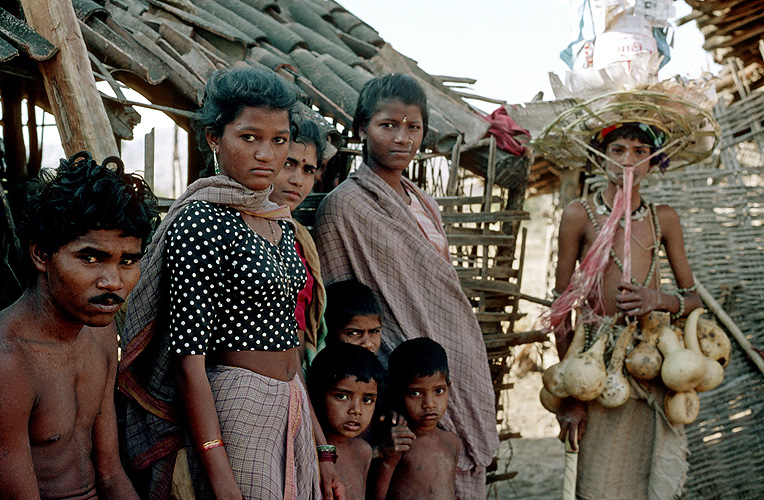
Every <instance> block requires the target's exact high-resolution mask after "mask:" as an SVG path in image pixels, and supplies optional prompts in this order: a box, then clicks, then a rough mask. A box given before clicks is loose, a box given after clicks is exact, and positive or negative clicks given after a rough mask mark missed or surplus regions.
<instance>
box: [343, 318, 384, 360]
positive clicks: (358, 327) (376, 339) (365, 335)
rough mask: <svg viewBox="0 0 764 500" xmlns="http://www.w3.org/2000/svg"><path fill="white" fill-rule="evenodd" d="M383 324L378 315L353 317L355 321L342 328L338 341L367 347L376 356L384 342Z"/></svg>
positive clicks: (352, 320)
mask: <svg viewBox="0 0 764 500" xmlns="http://www.w3.org/2000/svg"><path fill="white" fill-rule="evenodd" d="M381 330H382V322H381V321H380V319H379V316H378V315H376V314H370V315H368V316H353V319H351V320H350V322H349V323H348V324H347V325H345V326H344V327H342V328H340V331H339V332H337V339H338V340H339V341H340V342H345V343H346V344H355V345H359V346H361V347H365V348H366V349H368V350H370V351H371V352H373V353H374V354H377V353H378V352H379V345H380V343H381V342H382V333H381Z"/></svg>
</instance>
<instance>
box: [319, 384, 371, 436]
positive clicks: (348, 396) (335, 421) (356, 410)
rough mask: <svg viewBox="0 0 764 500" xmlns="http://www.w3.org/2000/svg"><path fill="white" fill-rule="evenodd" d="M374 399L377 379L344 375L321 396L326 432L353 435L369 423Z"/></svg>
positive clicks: (356, 434)
mask: <svg viewBox="0 0 764 500" xmlns="http://www.w3.org/2000/svg"><path fill="white" fill-rule="evenodd" d="M376 402H377V382H376V381H375V380H374V379H371V380H369V381H368V382H361V381H359V380H358V379H356V378H355V377H346V378H344V379H342V380H340V381H339V382H337V383H336V384H335V385H334V387H332V388H331V389H330V390H329V391H327V392H326V394H325V395H324V408H325V409H326V423H327V424H328V426H329V428H328V429H326V431H327V433H328V434H333V435H335V436H341V437H344V438H354V437H356V436H358V435H359V434H360V433H362V432H363V431H364V430H366V428H367V427H368V426H369V423H370V422H371V417H372V415H373V414H374V405H375V404H376Z"/></svg>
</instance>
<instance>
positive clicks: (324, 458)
mask: <svg viewBox="0 0 764 500" xmlns="http://www.w3.org/2000/svg"><path fill="white" fill-rule="evenodd" d="M316 451H317V452H318V461H319V462H331V463H333V464H336V463H337V447H336V446H333V445H331V444H321V445H318V446H316Z"/></svg>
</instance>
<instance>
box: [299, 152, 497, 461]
mask: <svg viewBox="0 0 764 500" xmlns="http://www.w3.org/2000/svg"><path fill="white" fill-rule="evenodd" d="M402 182H403V183H404V185H405V187H406V189H407V190H408V192H409V193H411V194H412V195H415V196H418V197H419V199H420V201H421V202H422V205H423V206H424V207H426V208H427V209H428V210H429V211H430V212H431V213H432V214H433V216H434V218H435V220H436V221H437V225H438V227H439V228H440V229H441V231H442V221H441V217H440V211H439V209H438V206H437V204H436V203H435V200H433V199H432V198H430V197H429V196H428V195H426V194H425V193H423V192H421V191H420V190H419V188H417V187H416V186H415V185H414V184H413V183H411V182H410V181H408V180H407V179H405V178H403V179H402ZM313 233H314V236H315V240H316V246H317V248H318V253H319V255H320V256H321V269H322V272H323V277H324V282H325V283H326V284H331V283H333V282H336V281H342V280H346V279H350V278H355V279H357V280H359V281H361V282H362V283H364V284H366V285H367V286H369V287H370V288H371V289H372V290H373V291H374V292H375V294H376V296H377V298H378V299H379V301H380V303H381V305H382V346H381V349H380V353H379V356H380V359H381V361H382V362H383V364H385V365H386V364H387V358H388V356H389V355H390V353H391V352H392V350H393V349H395V347H396V346H397V345H398V344H400V343H401V342H403V341H404V340H408V339H412V338H416V337H429V338H431V339H433V340H435V341H436V342H438V343H440V344H441V345H442V346H443V347H444V348H445V350H446V353H447V354H448V366H449V371H450V375H451V392H450V399H449V404H448V411H447V412H446V415H445V416H444V417H443V419H441V423H442V425H443V427H444V428H446V429H447V430H451V431H454V432H456V433H457V435H458V436H459V437H460V438H461V440H462V444H463V446H462V453H461V455H460V457H459V463H458V467H459V469H460V470H465V471H466V470H469V469H472V468H474V467H475V466H476V464H477V465H479V466H483V467H485V466H487V465H489V464H490V463H491V460H492V458H493V455H494V453H495V452H496V450H497V449H498V447H499V439H498V435H497V432H496V413H495V403H494V391H493V386H492V384H491V378H490V374H489V369H488V361H487V356H486V350H485V343H484V341H483V336H482V333H481V331H480V326H479V325H478V322H477V319H476V317H475V314H474V312H473V309H472V306H471V305H470V302H469V300H468V299H467V297H466V296H465V295H464V292H463V291H462V288H461V285H460V284H459V278H458V276H457V274H456V270H455V269H454V267H453V266H452V264H451V262H450V261H449V260H448V259H446V258H445V256H444V255H441V254H440V253H438V252H437V250H435V247H434V246H433V245H432V244H431V243H430V242H429V240H427V238H426V236H425V235H424V232H423V231H422V230H421V228H420V227H419V224H418V223H417V222H416V219H415V218H414V216H413V214H411V212H410V211H409V209H408V207H407V206H406V204H405V203H404V201H403V199H402V198H401V197H400V196H398V194H397V193H396V192H395V191H394V190H393V189H392V188H391V187H390V186H389V185H388V184H387V183H386V182H385V181H384V180H383V179H382V178H381V177H379V176H378V175H377V174H375V173H374V172H372V171H371V169H369V167H367V166H366V165H362V166H361V167H360V169H359V170H358V171H357V172H355V173H354V174H352V175H351V176H350V177H348V179H347V180H346V181H345V182H343V183H342V184H340V185H339V186H338V187H337V188H336V189H334V190H333V191H332V192H331V193H329V195H327V197H326V198H325V199H324V200H323V202H322V203H321V205H320V206H319V208H318V211H317V213H316V224H315V226H314V230H313ZM444 234H445V233H444Z"/></svg>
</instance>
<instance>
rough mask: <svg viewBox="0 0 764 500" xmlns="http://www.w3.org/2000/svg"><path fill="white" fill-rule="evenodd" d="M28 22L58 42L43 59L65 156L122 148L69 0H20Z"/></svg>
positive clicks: (100, 156) (111, 153)
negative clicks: (55, 50)
mask: <svg viewBox="0 0 764 500" xmlns="http://www.w3.org/2000/svg"><path fill="white" fill-rule="evenodd" d="M21 5H22V7H23V9H24V15H25V16H26V18H27V22H28V23H29V25H30V26H31V27H32V29H34V30H35V31H37V33H39V34H40V35H41V36H43V37H44V38H46V39H47V40H49V41H50V42H51V43H53V45H56V46H58V47H59V51H58V54H56V56H55V57H53V58H51V59H48V60H47V61H41V62H40V63H39V68H40V72H41V73H42V76H43V80H44V83H45V91H46V93H47V95H48V101H49V102H50V105H51V108H52V111H53V115H54V116H55V117H56V126H57V127H58V132H59V135H60V136H61V144H62V145H63V147H64V151H65V152H66V155H67V156H70V155H73V154H74V153H76V152H78V151H83V150H84V151H89V152H90V153H91V154H92V155H93V158H94V159H96V161H99V162H100V161H103V160H104V158H106V157H108V156H115V155H118V154H119V149H118V148H117V141H116V140H115V139H114V133H113V132H112V130H111V124H110V123H109V118H108V116H107V115H106V109H105V108H104V106H103V102H102V101H101V96H100V94H99V93H98V89H97V88H96V84H95V78H94V77H93V72H92V71H91V69H90V59H89V58H88V51H87V48H86V47H85V42H84V40H83V38H82V33H81V32H80V27H79V25H78V21H77V16H76V15H75V13H74V7H73V6H72V4H71V2H62V1H59V0H21Z"/></svg>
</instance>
